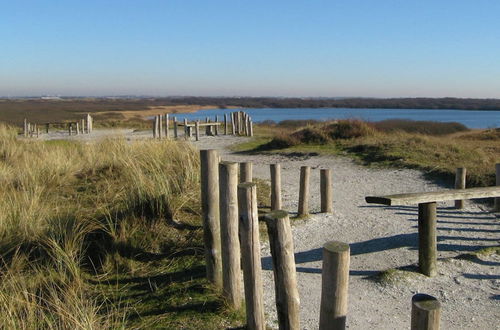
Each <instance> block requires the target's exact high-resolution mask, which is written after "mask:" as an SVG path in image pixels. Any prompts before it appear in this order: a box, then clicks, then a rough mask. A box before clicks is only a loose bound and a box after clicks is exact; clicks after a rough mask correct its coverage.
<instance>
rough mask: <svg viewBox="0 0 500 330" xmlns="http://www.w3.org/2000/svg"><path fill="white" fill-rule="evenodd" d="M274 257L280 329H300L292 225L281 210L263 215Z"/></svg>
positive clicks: (286, 214)
mask: <svg viewBox="0 0 500 330" xmlns="http://www.w3.org/2000/svg"><path fill="white" fill-rule="evenodd" d="M265 219H266V224H267V233H268V235H269V246H270V248H271V255H272V260H273V273H274V285H275V293H276V310H277V312H278V322H279V328H280V329H297V330H298V329H300V307H299V306H300V300H299V291H298V289H297V275H296V272H295V258H294V249H293V236H292V227H291V226H290V219H289V218H288V213H287V212H285V211H282V210H279V211H273V212H271V213H269V214H267V215H266V217H265Z"/></svg>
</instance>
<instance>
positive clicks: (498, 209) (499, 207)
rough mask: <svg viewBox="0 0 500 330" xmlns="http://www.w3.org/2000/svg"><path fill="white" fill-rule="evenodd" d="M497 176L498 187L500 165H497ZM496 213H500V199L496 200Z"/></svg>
mask: <svg viewBox="0 0 500 330" xmlns="http://www.w3.org/2000/svg"><path fill="white" fill-rule="evenodd" d="M495 172H496V173H495V174H496V185H497V186H500V163H498V164H496V165H495ZM494 210H495V211H496V212H500V197H496V198H495V208H494Z"/></svg>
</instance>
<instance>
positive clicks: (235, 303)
mask: <svg viewBox="0 0 500 330" xmlns="http://www.w3.org/2000/svg"><path fill="white" fill-rule="evenodd" d="M219 179H220V188H219V191H220V227H221V252H222V283H223V293H224V297H226V300H227V302H228V303H229V305H230V306H231V307H233V308H239V307H240V306H241V299H242V296H241V293H242V292H241V289H242V285H241V281H242V279H241V263H240V258H241V253H240V242H239V239H238V163H234V162H222V163H220V164H219Z"/></svg>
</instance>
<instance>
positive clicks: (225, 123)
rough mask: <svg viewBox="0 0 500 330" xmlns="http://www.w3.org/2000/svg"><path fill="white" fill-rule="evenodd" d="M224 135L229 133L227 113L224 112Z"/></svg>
mask: <svg viewBox="0 0 500 330" xmlns="http://www.w3.org/2000/svg"><path fill="white" fill-rule="evenodd" d="M224 135H227V113H225V114H224Z"/></svg>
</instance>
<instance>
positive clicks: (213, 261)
mask: <svg viewBox="0 0 500 330" xmlns="http://www.w3.org/2000/svg"><path fill="white" fill-rule="evenodd" d="M200 169H201V207H202V213H203V238H204V243H205V263H206V267H207V278H208V280H209V281H210V282H212V283H213V284H214V285H215V286H216V287H219V288H221V287H222V259H221V251H220V249H221V242H220V238H221V237H220V217H219V156H218V154H217V150H213V149H211V150H200Z"/></svg>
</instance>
